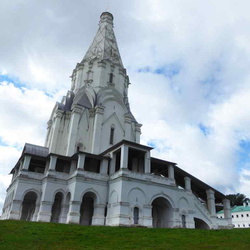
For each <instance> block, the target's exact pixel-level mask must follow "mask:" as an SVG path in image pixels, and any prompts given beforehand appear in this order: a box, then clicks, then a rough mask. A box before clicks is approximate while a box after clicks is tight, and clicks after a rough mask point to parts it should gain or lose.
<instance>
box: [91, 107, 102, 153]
mask: <svg viewBox="0 0 250 250" xmlns="http://www.w3.org/2000/svg"><path fill="white" fill-rule="evenodd" d="M104 108H105V107H104V106H97V107H96V110H95V118H94V127H93V141H92V150H91V151H92V153H93V154H98V153H100V152H99V151H100V144H101V130H102V120H103V113H104Z"/></svg>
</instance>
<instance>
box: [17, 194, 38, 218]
mask: <svg viewBox="0 0 250 250" xmlns="http://www.w3.org/2000/svg"><path fill="white" fill-rule="evenodd" d="M36 201H37V194H36V193H35V192H33V191H30V192H28V193H27V194H26V195H25V196H24V198H23V202H22V213H21V218H20V219H21V220H26V221H33V219H34V213H35V209H36Z"/></svg>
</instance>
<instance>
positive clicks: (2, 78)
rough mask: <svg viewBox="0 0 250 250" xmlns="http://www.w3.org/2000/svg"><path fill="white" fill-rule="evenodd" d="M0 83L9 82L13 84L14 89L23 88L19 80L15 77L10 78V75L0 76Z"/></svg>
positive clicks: (23, 85)
mask: <svg viewBox="0 0 250 250" xmlns="http://www.w3.org/2000/svg"><path fill="white" fill-rule="evenodd" d="M0 82H9V83H12V84H14V86H15V87H16V88H19V89H21V88H22V87H25V84H24V83H21V82H20V81H19V79H18V78H17V77H15V76H10V75H5V74H3V75H2V74H0Z"/></svg>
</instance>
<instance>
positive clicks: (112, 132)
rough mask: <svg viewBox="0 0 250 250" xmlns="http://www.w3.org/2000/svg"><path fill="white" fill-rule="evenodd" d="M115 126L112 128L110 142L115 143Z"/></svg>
mask: <svg viewBox="0 0 250 250" xmlns="http://www.w3.org/2000/svg"><path fill="white" fill-rule="evenodd" d="M114 134H115V128H110V137H109V144H114Z"/></svg>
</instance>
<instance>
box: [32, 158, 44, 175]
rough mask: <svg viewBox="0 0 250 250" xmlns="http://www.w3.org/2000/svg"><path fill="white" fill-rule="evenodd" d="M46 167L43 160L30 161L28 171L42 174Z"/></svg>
mask: <svg viewBox="0 0 250 250" xmlns="http://www.w3.org/2000/svg"><path fill="white" fill-rule="evenodd" d="M45 166H46V161H45V160H44V161H43V160H37V159H31V160H30V165H29V171H30V172H35V173H42V174H43V173H44V171H45Z"/></svg>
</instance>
